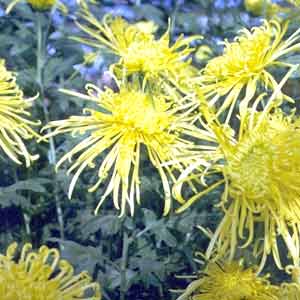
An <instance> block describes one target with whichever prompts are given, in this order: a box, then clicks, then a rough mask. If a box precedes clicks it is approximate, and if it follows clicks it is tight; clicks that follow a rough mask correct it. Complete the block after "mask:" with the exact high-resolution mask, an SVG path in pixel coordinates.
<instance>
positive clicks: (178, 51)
mask: <svg viewBox="0 0 300 300" xmlns="http://www.w3.org/2000/svg"><path fill="white" fill-rule="evenodd" d="M80 15H81V17H82V19H83V20H84V21H85V22H86V23H85V24H84V23H83V22H82V23H78V24H77V25H78V27H79V28H80V29H81V30H82V31H83V32H85V33H86V34H87V36H86V37H78V38H74V39H76V40H77V41H79V42H81V43H84V44H87V45H90V46H92V47H94V48H98V49H101V48H103V47H106V48H107V49H109V50H110V51H112V52H113V53H114V54H115V55H116V56H118V57H119V61H118V63H117V64H114V65H113V66H112V69H113V70H114V72H115V73H116V74H117V76H118V77H119V78H120V77H121V76H123V75H124V74H125V75H131V74H134V73H139V74H142V75H143V76H144V85H146V83H150V84H154V85H156V86H158V85H165V84H171V85H175V86H176V87H179V88H180V89H182V90H186V89H187V88H188V86H187V85H188V84H187V80H188V79H189V78H190V76H191V74H193V72H192V71H193V68H192V66H191V60H186V59H187V57H188V56H189V54H190V53H191V52H192V51H193V49H192V48H190V47H189V44H190V43H191V42H192V41H193V40H195V39H199V36H197V37H190V38H184V37H183V36H180V37H179V38H178V39H177V40H176V41H175V43H174V44H173V45H171V43H170V33H169V30H167V32H166V33H165V34H164V35H163V36H161V37H160V38H159V39H156V38H155V36H154V34H153V33H154V31H155V29H154V28H153V26H147V27H146V26H141V23H140V22H138V23H137V24H129V23H128V22H127V21H125V20H124V19H122V18H120V17H116V18H114V17H112V16H105V17H104V19H103V20H102V21H99V20H98V19H97V18H96V17H95V16H93V14H92V13H91V12H90V11H89V10H88V9H87V8H83V9H82V11H81V14H80ZM144 25H145V24H144ZM149 29H150V30H149ZM152 31H153V32H152ZM194 76H195V74H194Z"/></svg>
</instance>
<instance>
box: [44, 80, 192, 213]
mask: <svg viewBox="0 0 300 300" xmlns="http://www.w3.org/2000/svg"><path fill="white" fill-rule="evenodd" d="M87 91H88V95H82V94H78V93H72V92H69V94H73V95H75V96H78V97H82V98H85V99H87V100H91V101H93V102H94V104H95V106H96V108H95V109H94V108H93V109H85V110H84V113H85V115H82V116H72V117H70V118H69V119H66V120H61V121H53V122H51V123H50V124H49V125H48V126H47V127H48V128H49V127H50V128H52V129H54V130H53V132H52V134H51V135H57V134H60V133H67V132H70V133H72V135H73V136H74V135H77V136H78V135H82V134H84V133H85V134H86V137H85V138H84V139H83V141H82V142H80V143H79V144H78V145H77V146H76V147H74V148H73V149H71V150H70V151H69V152H68V153H67V154H65V155H64V156H63V157H62V158H61V159H60V161H59V162H58V164H57V166H60V165H61V164H62V163H64V162H65V161H68V160H69V161H71V160H72V159H73V158H75V161H74V163H73V164H72V166H71V167H70V169H69V172H72V171H74V170H76V172H75V175H74V177H73V179H72V182H71V184H70V189H69V197H71V194H72V191H73V189H74V186H75V184H76V181H77V179H78V177H79V175H80V174H81V173H82V172H83V171H84V169H85V168H87V167H92V168H94V167H95V164H96V159H97V158H99V156H100V155H101V154H103V155H104V154H105V157H103V156H102V162H101V163H100V165H99V167H98V172H97V174H98V180H97V182H96V183H95V185H94V186H93V187H91V188H90V190H89V191H95V190H96V189H97V188H98V186H99V185H100V184H101V183H103V182H104V181H105V180H106V182H107V181H108V184H107V188H106V191H105V192H104V194H103V196H102V198H101V200H100V202H99V205H98V207H97V209H96V211H97V210H98V208H99V207H100V205H101V204H102V203H103V201H104V200H105V199H106V197H107V196H108V195H110V194H112V196H113V201H114V205H115V207H116V208H117V209H121V215H122V214H124V212H125V208H126V204H128V205H129V207H130V212H131V214H133V212H134V206H135V202H138V203H140V176H139V170H140V168H141V166H140V156H141V150H142V149H146V152H147V155H148V158H149V160H150V162H151V163H152V165H153V166H154V167H155V168H156V169H157V171H158V173H159V175H160V177H161V180H162V186H163V189H164V195H165V209H164V213H165V214H166V213H168V211H169V210H170V206H171V193H170V186H169V182H168V177H167V175H168V174H169V175H170V177H171V178H172V177H173V175H172V174H173V173H172V168H171V167H170V166H167V165H166V166H162V164H163V163H164V162H168V161H170V160H176V158H177V156H179V155H184V154H188V153H192V150H191V149H192V148H193V147H194V146H193V143H192V142H189V141H188V140H186V139H185V137H184V136H187V135H192V131H193V130H194V127H193V126H192V125H191V120H192V119H193V118H194V116H193V114H192V113H191V112H192V111H193V110H194V107H193V105H194V104H185V105H182V106H176V107H172V105H171V104H170V102H169V101H167V100H166V98H165V97H164V96H161V95H160V96H154V95H150V94H147V93H144V92H142V91H141V90H140V89H139V88H137V87H134V86H133V85H121V87H120V90H119V91H118V92H114V91H112V90H111V89H108V88H107V89H106V90H105V91H101V90H99V89H98V88H97V87H96V86H93V85H89V86H88V89H87Z"/></svg>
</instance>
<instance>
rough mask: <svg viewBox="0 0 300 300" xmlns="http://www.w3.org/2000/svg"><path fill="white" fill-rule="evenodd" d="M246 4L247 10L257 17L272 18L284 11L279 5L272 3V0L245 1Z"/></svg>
mask: <svg viewBox="0 0 300 300" xmlns="http://www.w3.org/2000/svg"><path fill="white" fill-rule="evenodd" d="M244 4H245V8H246V10H247V11H248V12H250V13H252V14H254V15H256V16H262V15H266V16H268V17H272V16H273V15H275V14H277V13H278V12H280V11H282V9H283V8H282V7H281V6H279V5H278V4H275V3H272V1H271V0H245V1H244Z"/></svg>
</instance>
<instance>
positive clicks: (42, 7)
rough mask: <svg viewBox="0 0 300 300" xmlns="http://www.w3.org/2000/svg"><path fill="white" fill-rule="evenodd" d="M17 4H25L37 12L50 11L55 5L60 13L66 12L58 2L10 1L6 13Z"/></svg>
mask: <svg viewBox="0 0 300 300" xmlns="http://www.w3.org/2000/svg"><path fill="white" fill-rule="evenodd" d="M19 2H27V3H28V4H30V6H31V7H32V8H33V9H35V10H38V11H47V10H50V9H51V8H52V7H54V6H55V5H56V6H57V7H58V8H59V9H61V11H63V12H66V11H67V8H66V7H65V5H64V4H63V3H62V2H60V1H59V0H26V1H24V0H12V1H11V2H10V4H9V5H8V6H7V8H6V13H7V14H8V13H10V11H11V10H12V9H13V8H14V6H16V5H17V4H18V3H19Z"/></svg>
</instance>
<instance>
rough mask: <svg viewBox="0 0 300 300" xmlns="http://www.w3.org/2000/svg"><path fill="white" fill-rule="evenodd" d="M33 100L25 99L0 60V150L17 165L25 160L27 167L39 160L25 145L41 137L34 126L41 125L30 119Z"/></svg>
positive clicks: (14, 79) (12, 76)
mask: <svg viewBox="0 0 300 300" xmlns="http://www.w3.org/2000/svg"><path fill="white" fill-rule="evenodd" d="M33 100H34V98H31V99H27V100H26V99H24V97H23V92H22V91H21V89H20V88H19V87H18V85H17V84H16V77H15V75H14V74H13V73H12V72H10V71H8V70H7V69H6V67H5V62H4V60H0V148H1V149H2V150H3V152H4V153H5V154H6V155H7V156H8V157H9V158H10V159H12V160H13V161H14V162H16V163H17V164H21V163H22V162H21V161H22V160H24V161H25V163H26V166H27V167H29V166H30V164H31V162H32V161H34V160H36V159H37V158H38V155H31V154H30V153H29V152H28V150H27V148H26V145H25V143H24V140H30V139H32V138H37V137H39V135H38V134H37V133H36V132H35V131H34V130H33V129H32V126H37V125H39V124H40V123H39V122H34V121H30V120H29V119H28V116H30V113H29V111H28V109H29V108H30V107H31V105H32V101H33Z"/></svg>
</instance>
